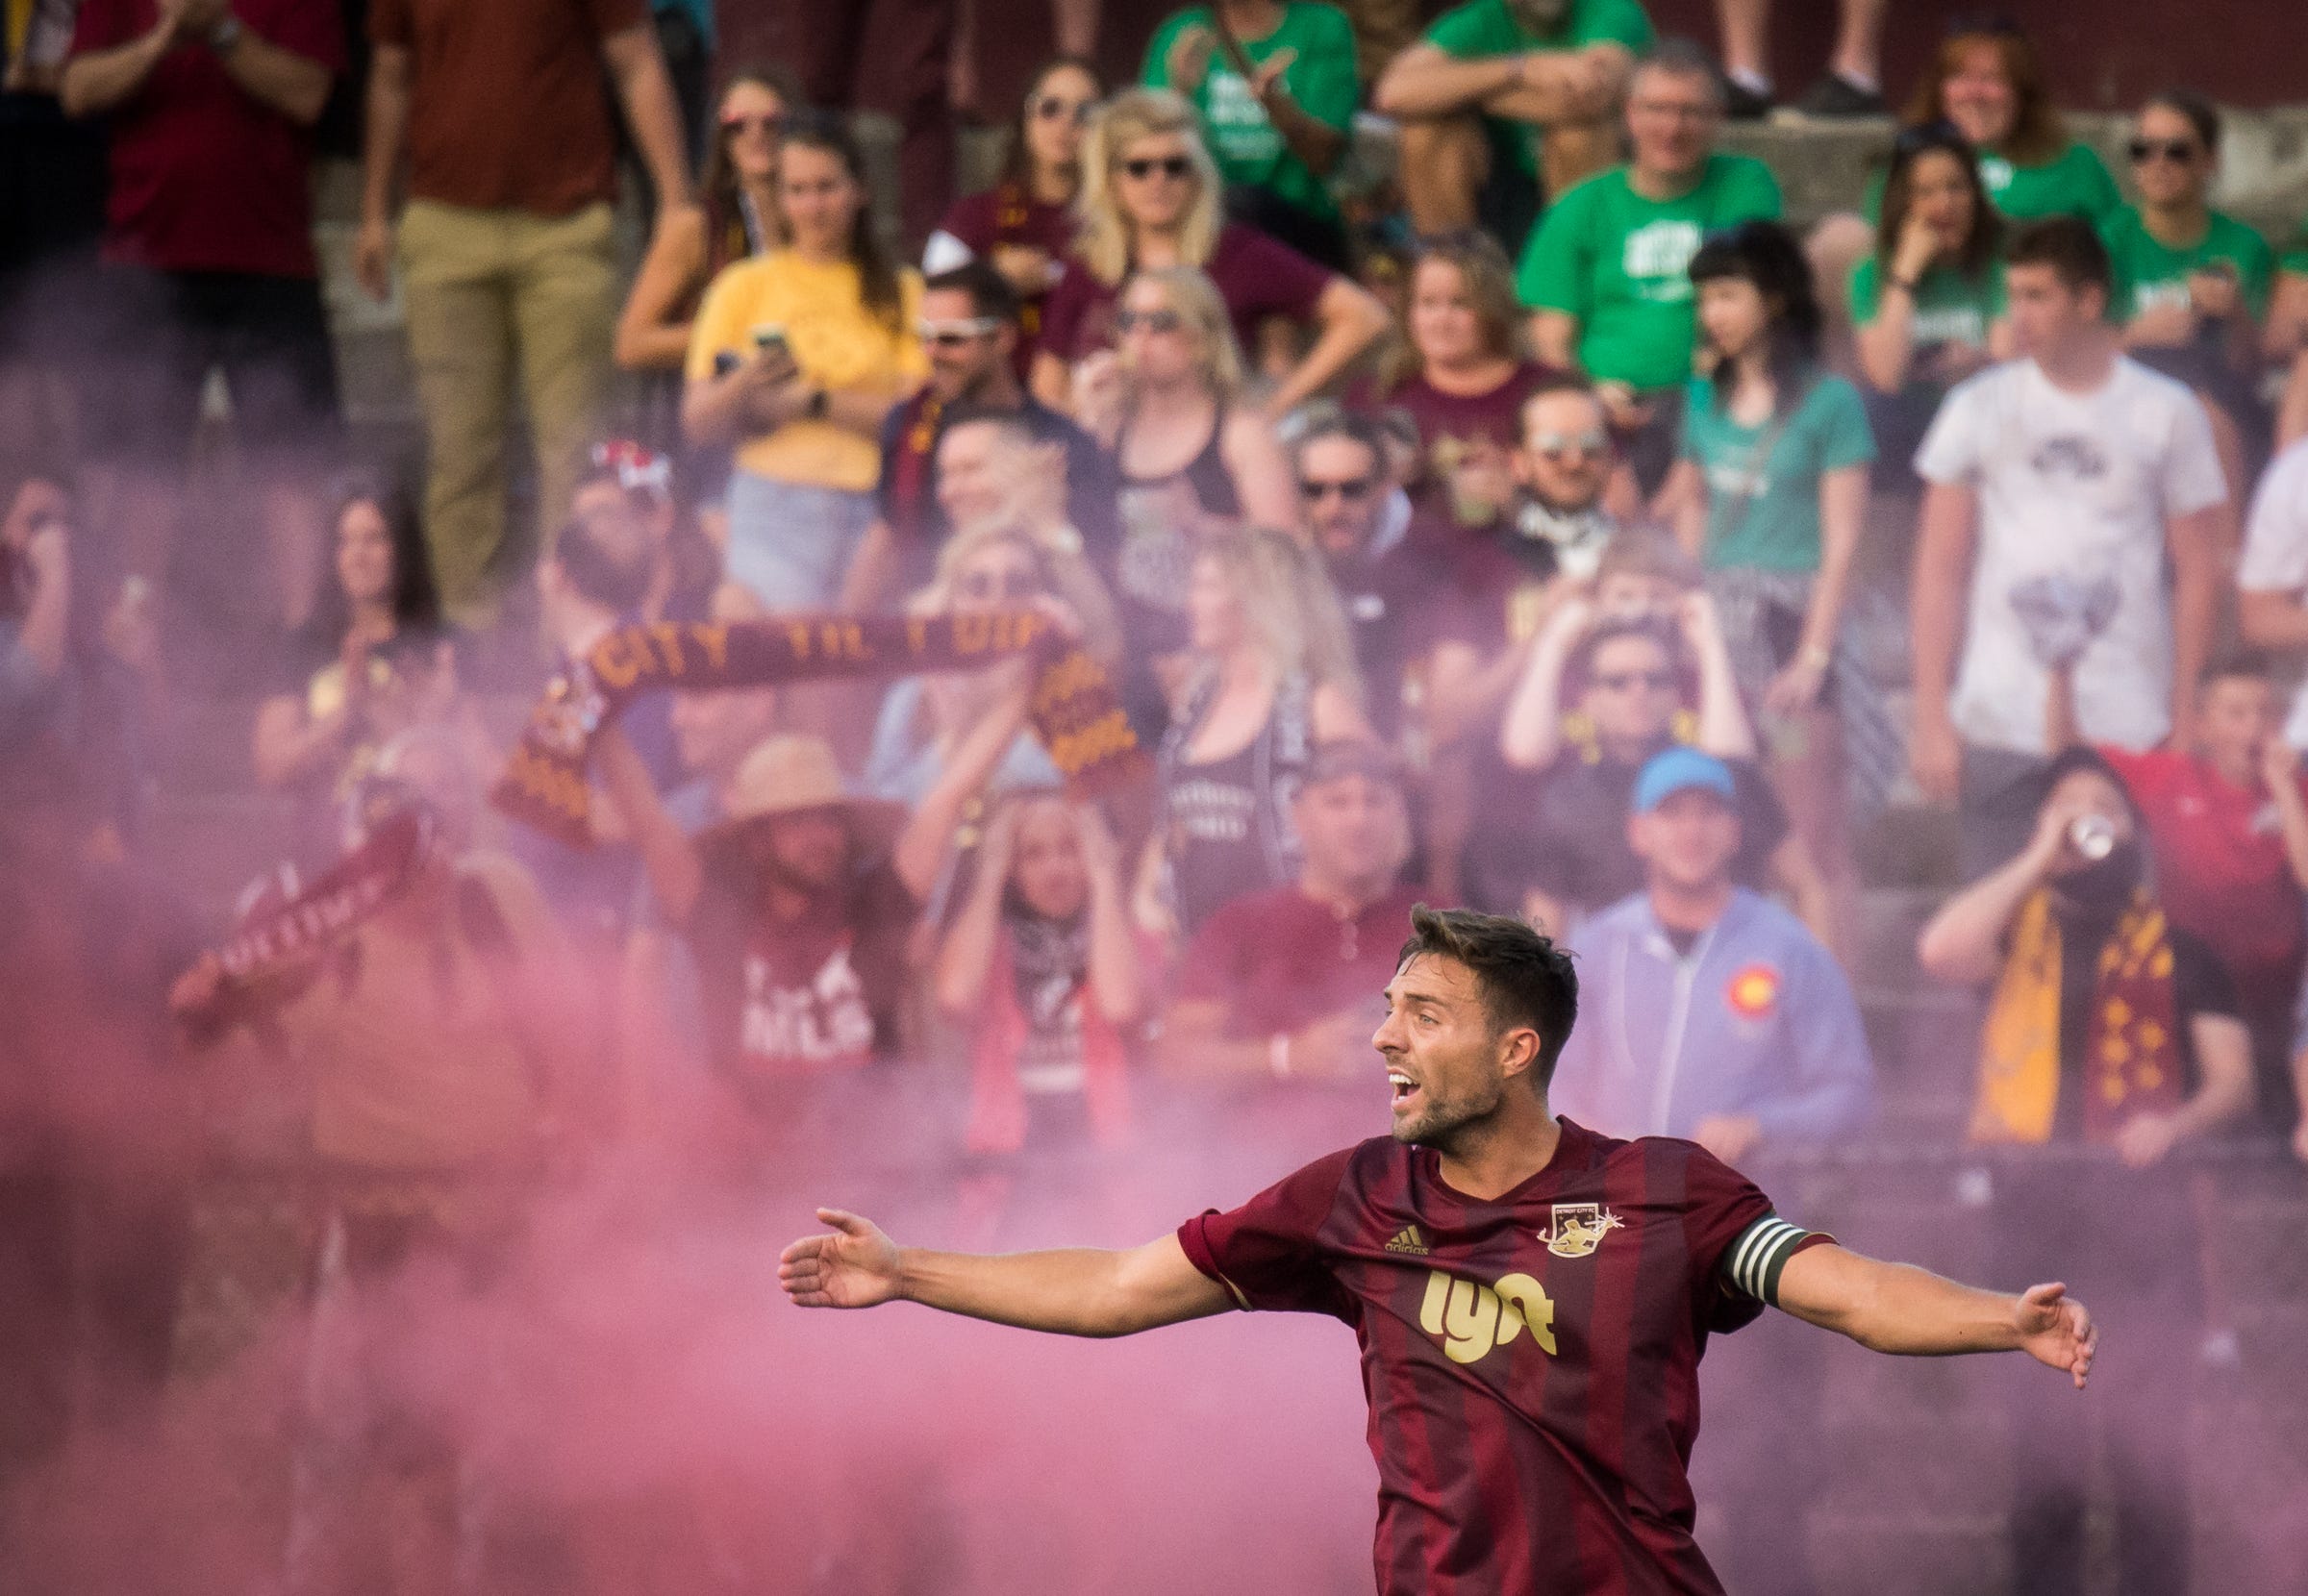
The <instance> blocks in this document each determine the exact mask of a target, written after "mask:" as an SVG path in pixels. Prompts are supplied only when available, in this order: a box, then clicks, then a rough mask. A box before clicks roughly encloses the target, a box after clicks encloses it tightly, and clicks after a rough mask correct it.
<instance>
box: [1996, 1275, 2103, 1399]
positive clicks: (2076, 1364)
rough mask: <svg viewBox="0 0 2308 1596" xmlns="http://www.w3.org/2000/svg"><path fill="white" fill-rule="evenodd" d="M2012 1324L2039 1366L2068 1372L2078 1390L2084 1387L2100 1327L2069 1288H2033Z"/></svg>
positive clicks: (2023, 1296) (2023, 1295)
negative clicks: (2041, 1364) (2071, 1295)
mask: <svg viewBox="0 0 2308 1596" xmlns="http://www.w3.org/2000/svg"><path fill="white" fill-rule="evenodd" d="M2012 1322H2013V1324H2014V1326H2015V1327H2016V1328H2017V1329H2018V1330H2019V1346H2020V1349H2021V1350H2022V1351H2024V1352H2025V1353H2026V1354H2027V1355H2028V1356H2029V1357H2031V1358H2033V1359H2036V1361H2037V1362H2039V1363H2047V1364H2049V1365H2050V1366H2051V1367H2053V1368H2055V1369H2066V1370H2067V1371H2068V1372H2069V1373H2070V1374H2071V1375H2073V1376H2074V1377H2075V1388H2076V1389H2077V1390H2079V1391H2080V1390H2082V1389H2083V1388H2084V1380H2085V1377H2086V1376H2088V1375H2089V1374H2091V1372H2092V1355H2093V1354H2094V1353H2095V1352H2096V1351H2097V1350H2098V1349H2099V1327H2098V1326H2097V1325H2095V1324H2094V1323H2093V1322H2092V1315H2091V1313H2090V1312H2089V1311H2088V1310H2087V1309H2085V1307H2084V1305H2083V1304H2082V1303H2079V1302H2077V1301H2076V1300H2075V1299H2074V1298H2073V1297H2070V1295H2068V1287H2066V1286H2065V1285H2061V1284H2056V1283H2055V1284H2050V1285H2031V1286H2029V1287H2028V1288H2027V1289H2026V1290H2025V1291H2024V1292H2022V1293H2021V1294H2020V1297H2019V1302H2018V1303H2017V1304H2016V1305H2015V1306H2014V1308H2013V1310H2012Z"/></svg>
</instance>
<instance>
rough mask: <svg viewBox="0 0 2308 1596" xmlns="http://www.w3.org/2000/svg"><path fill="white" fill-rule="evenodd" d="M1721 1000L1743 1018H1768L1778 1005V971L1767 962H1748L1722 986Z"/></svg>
mask: <svg viewBox="0 0 2308 1596" xmlns="http://www.w3.org/2000/svg"><path fill="white" fill-rule="evenodd" d="M1723 1001H1724V1002H1726V1003H1728V1004H1730V1006H1731V1012H1733V1013H1734V1014H1737V1015H1738V1016H1739V1017H1740V1018H1741V1019H1743V1020H1768V1019H1769V1018H1770V1017H1771V1011H1772V1010H1775V1009H1777V1008H1778V1007H1779V972H1778V971H1777V970H1774V969H1772V968H1771V967H1770V966H1769V964H1749V965H1747V966H1746V967H1745V968H1744V969H1743V970H1741V971H1740V972H1739V973H1738V974H1737V975H1734V976H1733V977H1732V978H1731V984H1730V985H1728V986H1726V987H1724V988H1723Z"/></svg>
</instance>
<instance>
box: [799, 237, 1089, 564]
mask: <svg viewBox="0 0 2308 1596" xmlns="http://www.w3.org/2000/svg"><path fill="white" fill-rule="evenodd" d="M1021 313H1022V308H1021V306H1020V303H1019V296H1018V292H1017V288H1016V285H1015V284H1013V283H1012V282H1011V281H1010V279H1009V277H1008V276H1007V275H1006V274H1005V273H1004V272H1003V271H1002V270H1001V269H1000V268H999V267H998V266H996V265H995V264H994V263H993V262H992V261H991V260H989V259H986V258H984V257H972V258H970V259H968V260H966V261H964V262H962V263H961V264H959V265H954V266H948V267H947V268H946V269H945V270H943V271H941V272H938V273H936V274H934V275H933V276H932V277H931V278H930V279H929V280H928V281H927V282H925V283H924V284H923V285H922V289H921V313H920V320H919V322H918V324H917V325H916V329H915V332H916V337H918V338H919V339H920V342H921V347H922V354H923V357H924V359H925V360H926V361H927V362H928V365H929V381H928V382H926V383H924V384H923V385H922V387H921V388H920V390H919V391H918V392H916V393H915V394H914V395H913V397H911V398H909V399H907V400H905V401H904V402H903V403H901V404H899V405H898V406H896V407H895V408H894V409H892V410H891V411H890V415H889V418H888V419H887V420H885V421H884V422H883V423H882V436H881V459H882V464H881V478H880V481H879V482H878V483H877V484H876V486H875V488H874V497H875V500H876V504H877V508H878V509H879V511H880V513H879V514H878V515H877V516H876V517H875V519H874V522H873V525H872V526H870V527H868V528H867V529H866V532H865V539H864V540H863V541H862V542H861V543H859V545H858V551H857V554H856V555H855V556H854V557H853V558H852V559H851V561H850V562H849V569H848V572H847V574H846V575H845V576H844V577H843V579H842V584H841V607H842V608H843V609H845V610H870V609H874V608H877V607H879V606H881V605H884V604H887V603H889V602H890V600H891V598H893V597H894V596H895V595H897V594H898V593H901V592H911V591H913V590H914V589H915V588H916V587H919V586H921V585H922V584H923V583H925V582H927V581H928V580H929V579H930V575H931V572H932V569H933V567H934V566H935V565H936V564H937V562H938V551H939V549H940V548H941V546H942V545H943V544H944V542H945V541H946V539H947V538H948V537H950V536H952V535H953V533H954V531H955V527H954V523H953V520H952V518H951V517H950V516H949V515H947V513H946V511H945V507H944V506H943V505H942V504H941V502H940V500H941V494H940V486H941V457H942V456H943V454H944V442H945V437H946V434H947V432H948V430H949V429H950V428H951V426H952V425H953V422H954V419H955V417H957V416H963V415H967V416H973V417H979V418H988V419H991V418H1000V419H1003V420H1008V421H1015V422H1016V423H1017V425H1018V427H1019V428H1020V429H1021V430H1023V431H1024V432H1025V433H1026V435H1027V436H1029V437H1030V438H1031V439H1032V440H1033V441H1034V442H1036V443H1039V444H1046V445H1049V447H1050V451H1051V453H1053V454H1055V455H1056V456H1058V457H1059V459H1060V462H1061V464H1060V475H1061V477H1062V479H1063V480H1062V481H1061V482H1060V483H1059V484H1058V485H1057V486H1058V487H1059V489H1060V493H1059V497H1060V499H1061V500H1062V501H1063V503H1064V505H1065V520H1066V524H1067V525H1070V526H1071V527H1072V528H1073V529H1074V532H1075V534H1076V535H1077V536H1079V537H1080V539H1081V542H1082V547H1083V552H1085V553H1086V554H1087V555H1088V556H1089V557H1090V559H1091V562H1092V564H1094V565H1096V566H1097V567H1099V569H1100V570H1101V571H1108V570H1111V568H1112V562H1113V557H1114V548H1115V544H1116V541H1117V539H1118V537H1119V534H1118V532H1117V531H1116V509H1115V496H1116V492H1117V490H1118V485H1117V483H1116V480H1115V474H1114V466H1113V463H1112V462H1111V461H1108V460H1107V458H1106V452H1105V451H1104V450H1103V449H1101V448H1099V447H1098V445H1097V443H1096V442H1095V441H1094V440H1093V439H1092V438H1091V436H1090V435H1089V434H1087V433H1085V432H1084V431H1083V430H1082V429H1081V428H1080V427H1077V426H1076V425H1074V423H1073V422H1072V421H1070V420H1068V419H1067V418H1066V416H1064V415H1061V414H1060V413H1059V412H1058V411H1054V410H1051V409H1050V408H1049V407H1048V406H1046V405H1044V404H1042V403H1041V401H1040V400H1038V399H1036V398H1035V397H1034V396H1033V395H1032V394H1031V393H1028V392H1027V391H1026V390H1025V388H1024V387H1023V386H1021V385H1020V384H1019V382H1018V380H1017V360H1016V355H1017V346H1018V344H1019V342H1020V341H1021V340H1022V339H1023V338H1024V337H1025V333H1024V329H1023V327H1022V326H1021V324H1020V320H1019V317H1020V315H1021Z"/></svg>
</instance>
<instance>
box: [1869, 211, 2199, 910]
mask: <svg viewBox="0 0 2308 1596" xmlns="http://www.w3.org/2000/svg"><path fill="white" fill-rule="evenodd" d="M2006 261H2007V264H2006V265H2005V268H2004V282H2005V297H2006V302H2007V303H2008V305H2009V306H2010V314H2011V320H2012V333H2013V339H2014V344H2015V347H2016V348H2017V350H2018V352H2019V359H2017V360H2014V361H2011V362H2007V363H2005V364H2002V365H1998V366H1994V367H1992V368H1991V369H1989V370H1987V371H1983V372H1981V373H1980V374H1979V375H1977V376H1975V377H1972V378H1970V379H1969V381H1967V382H1965V383H1963V384H1962V385H1960V386H1959V387H1957V388H1956V389H1955V391H1954V392H1953V393H1951V394H1949V395H1948V397H1947V403H1946V405H1945V406H1944V408H1943V409H1942V410H1941V411H1940V414H1939V418H1938V419H1937V420H1936V421H1934V422H1933V423H1932V426H1931V431H1930V433H1929V434H1928V435H1927V436H1925V437H1924V439H1923V446H1922V448H1921V450H1920V451H1919V453H1918V454H1917V456H1916V471H1917V474H1918V475H1919V476H1920V477H1922V478H1923V480H1924V482H1925V484H1926V485H1927V486H1926V488H1925V491H1924V498H1923V511H1922V518H1921V522H1920V525H1919V530H1918V533H1917V549H1916V565H1915V573H1916V574H1915V592H1914V611H1915V613H1914V622H1913V628H1912V631H1913V636H1914V644H1913V659H1914V674H1915V709H1914V730H1913V733H1912V739H1913V741H1912V750H1911V760H1912V762H1913V765H1914V768H1915V774H1916V781H1917V785H1918V786H1920V787H1921V788H1922V789H1923V791H1924V793H1925V794H1926V795H1927V796H1929V797H1932V798H1935V799H1938V800H1941V801H1943V802H1945V801H1949V800H1956V799H1958V797H1959V794H1960V802H1961V808H1962V810H1963V850H1964V863H1965V870H1966V873H1967V874H1968V875H1976V874H1979V873H1982V872H1984V871H1985V870H1987V869H1990V868H1992V867H1993V866H1994V863H1995V862H1996V861H1998V860H2006V859H2009V858H2011V857H2012V856H2013V855H2015V854H2017V853H2019V851H2020V849H2021V848H2022V847H2023V846H2024V844H2025V841H2026V837H2027V834H2028V830H2029V828H2030V827H2031V826H2032V825H2033V823H2034V818H2033V817H2034V814H2035V810H2036V804H2035V796H2034V792H2035V787H2034V784H2035V783H2036V781H2037V780H2038V779H2039V778H2040V775H2041V772H2042V770H2043V766H2044V761H2045V757H2046V755H2047V753H2048V752H2049V749H2048V745H2047V736H2048V732H2047V728H2048V724H2049V705H2050V693H2049V687H2050V680H2051V679H2050V674H2049V667H2048V664H2047V662H2046V660H2045V651H2044V643H2043V642H2042V641H2041V640H2039V637H2038V636H2037V634H2036V632H2035V631H2034V630H2032V629H2031V626H2030V623H2029V621H2028V620H2027V618H2026V613H2025V611H2023V610H2022V608H2021V607H2020V603H2019V601H2020V600H2022V599H2024V598H2025V596H2026V595H2027V593H2028V592H2029V591H2030V590H2031V587H2032V586H2039V585H2041V584H2042V582H2044V581H2045V580H2047V579H2052V578H2059V579H2062V580H2064V581H2066V582H2068V583H2069V584H2070V585H2071V586H2076V587H2078V588H2085V587H2091V586H2096V587H2098V588H2099V590H2100V591H2101V592H2102V593H2104V594H2106V602H2108V603H2109V604H2110V606H2111V608H2110V609H2109V611H2108V612H2107V614H2106V615H2105V617H2104V625H2103V626H2102V628H2101V629H2100V630H2099V631H2097V633H2096V634H2095V635H2092V636H2089V639H2088V641H2086V642H2084V643H2083V644H2082V653H2081V655H2080V657H2078V658H2077V659H2076V660H2075V661H2074V672H2075V676H2074V680H2075V687H2076V716H2077V719H2078V721H2079V723H2080V725H2081V728H2082V732H2083V735H2084V736H2085V737H2087V738H2088V739H2090V740H2091V741H2092V742H2094V743H2097V744H2110V743H2112V744H2115V745H2117V746H2119V747H2123V748H2133V749H2146V748H2153V747H2155V746H2156V745H2157V744H2159V743H2162V742H2164V741H2166V740H2167V739H2170V740H2171V741H2174V742H2176V743H2179V744H2180V745H2182V746H2185V745H2186V744H2187V743H2188V741H2189V740H2190V738H2191V737H2192V736H2193V732H2192V729H2191V726H2190V722H2191V720H2192V719H2193V717H2194V714H2195V679H2196V677H2197V675H2198V674H2199V673H2200V672H2201V671H2202V669H2203V662H2204V661H2205V659H2206V658H2207V656H2208V654H2209V652H2210V647H2211V640H2212V628H2213V623H2214V618H2215V616H2216V615H2217V613H2218V611H2219V608H2220V587H2221V585H2222V582H2223V580H2224V578H2223V572H2222V557H2221V554H2220V550H2221V549H2222V548H2223V547H2225V546H2226V542H2227V536H2228V534H2227V527H2228V525H2229V515H2228V509H2227V488H2226V486H2225V484H2224V482H2223V481H2222V479H2221V475H2220V458H2219V455H2218V454H2217V452H2216V451H2215V450H2214V448H2213V444H2212V429H2211V427H2210V425H2209V423H2207V422H2206V420H2205V418H2204V411H2203V407H2202V406H2201V405H2199V404H2197V403H2196V401H2195V396H2194V395H2192V394H2190V393H2189V391H2188V390H2187V389H2186V388H2184V387H2180V386H2179V385H2178V384H2177V383H2174V382H2172V381H2170V379H2169V378H2165V377H2160V376H2158V375H2156V374H2155V373H2154V372H2152V371H2149V370H2147V369H2145V367H2143V366H2141V365H2139V364H2137V363H2135V362H2132V361H2131V360H2129V359H2127V358H2126V357H2125V356H2124V355H2123V354H2122V353H2121V352H2120V350H2119V349H2118V347H2117V342H2116V333H2115V330H2114V329H2113V328H2112V327H2110V326H2109V325H2108V322H2107V319H2106V310H2107V296H2108V254H2107V250H2106V248H2105V246H2103V245H2102V244H2101V243H2100V241H2099V236H2098V235H2097V234H2096V233H2095V232H2094V231H2093V230H2092V228H2091V226H2090V224H2088V223H2086V222H2083V221H2081V220H2079V219H2078V218H2076V217H2073V216H2054V217H2049V218H2046V219H2045V220H2043V221H2038V222H2032V223H2030V224H2028V225H2027V226H2025V227H2022V228H2020V229H2019V230H2018V232H2017V233H2016V234H2015V235H2014V237H2013V239H2012V243H2011V246H2010V248H2009V250H2008V251H2007V252H2006ZM2168 573H2169V574H2168ZM1959 639H1960V640H1961V649H1960V654H1959V648H1958V644H1959ZM1959 668H1960V674H1959Z"/></svg>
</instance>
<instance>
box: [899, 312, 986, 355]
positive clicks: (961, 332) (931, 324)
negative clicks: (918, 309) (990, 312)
mask: <svg viewBox="0 0 2308 1596" xmlns="http://www.w3.org/2000/svg"><path fill="white" fill-rule="evenodd" d="M1001 328H1002V322H1001V318H1000V317H999V316H972V317H970V319H969V320H967V321H919V322H916V323H915V324H914V336H915V337H917V338H919V339H921V341H922V342H924V343H927V344H933V345H935V346H936V347H938V348H940V349H959V348H961V347H962V345H964V344H966V343H968V342H969V341H970V340H972V339H973V338H983V337H991V335H992V334H995V333H998V332H1000V331H1001Z"/></svg>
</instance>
